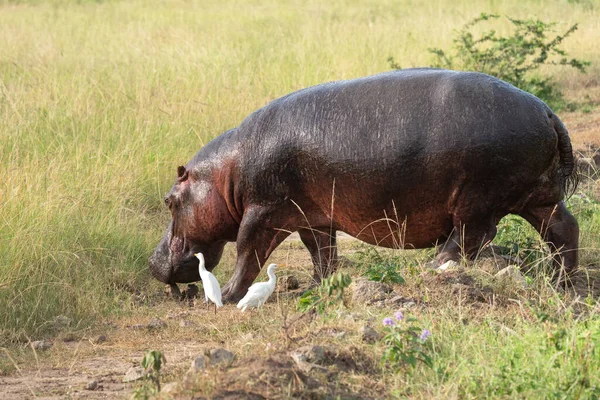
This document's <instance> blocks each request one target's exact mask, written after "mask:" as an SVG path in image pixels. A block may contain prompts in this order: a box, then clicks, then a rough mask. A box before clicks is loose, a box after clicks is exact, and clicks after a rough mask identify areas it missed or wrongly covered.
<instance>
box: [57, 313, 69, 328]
mask: <svg viewBox="0 0 600 400" xmlns="http://www.w3.org/2000/svg"><path fill="white" fill-rule="evenodd" d="M70 325H71V318H69V317H66V316H64V315H57V316H56V317H55V318H54V326H55V327H57V328H66V327H68V326H70Z"/></svg>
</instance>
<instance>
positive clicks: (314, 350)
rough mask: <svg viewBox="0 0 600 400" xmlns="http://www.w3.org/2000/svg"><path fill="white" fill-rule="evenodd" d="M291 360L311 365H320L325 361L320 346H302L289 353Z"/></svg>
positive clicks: (323, 351)
mask: <svg viewBox="0 0 600 400" xmlns="http://www.w3.org/2000/svg"><path fill="white" fill-rule="evenodd" d="M291 356H292V358H294V359H296V358H297V359H299V360H301V361H305V362H309V363H312V364H320V363H322V362H323V361H324V360H325V349H324V348H323V347H321V346H303V347H300V348H298V349H296V350H295V351H293V352H292V353H291Z"/></svg>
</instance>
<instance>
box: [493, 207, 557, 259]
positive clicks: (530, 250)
mask: <svg viewBox="0 0 600 400" xmlns="http://www.w3.org/2000/svg"><path fill="white" fill-rule="evenodd" d="M497 229H498V232H497V234H496V237H495V238H494V243H496V244H497V245H499V246H500V248H503V249H507V251H506V254H504V255H509V256H512V257H519V258H521V259H522V260H523V262H524V263H526V264H531V263H533V262H535V261H536V260H540V259H543V258H545V257H546V254H547V250H546V248H545V245H544V244H543V243H542V242H541V241H540V238H539V234H538V233H537V232H536V231H535V230H534V229H533V227H532V226H531V225H529V223H528V222H527V221H525V220H524V219H523V218H521V217H519V216H516V215H507V216H506V217H504V218H502V220H500V223H499V224H498V227H497Z"/></svg>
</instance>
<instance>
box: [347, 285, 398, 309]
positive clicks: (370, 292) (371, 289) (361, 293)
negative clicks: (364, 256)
mask: <svg viewBox="0 0 600 400" xmlns="http://www.w3.org/2000/svg"><path fill="white" fill-rule="evenodd" d="M351 287H352V290H353V292H352V302H353V303H354V304H367V305H370V304H374V303H377V302H380V301H384V300H385V299H386V298H387V297H388V294H389V293H390V292H391V291H392V288H391V287H389V286H388V285H386V284H383V283H381V282H374V281H369V280H366V279H357V280H356V281H354V282H353V283H352V285H351Z"/></svg>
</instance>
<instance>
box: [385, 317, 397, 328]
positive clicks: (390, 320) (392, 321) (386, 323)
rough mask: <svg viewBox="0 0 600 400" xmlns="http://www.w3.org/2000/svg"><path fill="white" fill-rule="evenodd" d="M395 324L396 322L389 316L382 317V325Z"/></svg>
mask: <svg viewBox="0 0 600 400" xmlns="http://www.w3.org/2000/svg"><path fill="white" fill-rule="evenodd" d="M394 325H396V322H395V321H394V320H393V319H391V318H384V319H383V326H394Z"/></svg>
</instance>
